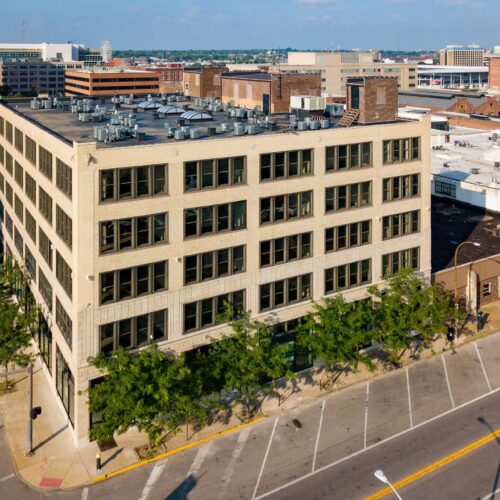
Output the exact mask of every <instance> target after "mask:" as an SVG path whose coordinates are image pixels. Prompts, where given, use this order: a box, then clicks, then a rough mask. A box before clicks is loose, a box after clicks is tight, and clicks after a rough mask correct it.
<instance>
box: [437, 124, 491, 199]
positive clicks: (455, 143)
mask: <svg viewBox="0 0 500 500" xmlns="http://www.w3.org/2000/svg"><path fill="white" fill-rule="evenodd" d="M432 135H433V136H439V135H449V138H450V142H448V143H444V144H441V145H436V146H433V150H432V173H433V174H436V175H439V176H441V177H446V178H448V179H453V180H455V181H460V182H467V183H470V184H475V185H478V186H483V187H488V188H491V189H498V190H500V121H499V123H498V130H497V131H483V130H477V129H468V128H463V127H450V130H449V131H441V130H433V131H432ZM434 142H438V141H433V143H434Z"/></svg>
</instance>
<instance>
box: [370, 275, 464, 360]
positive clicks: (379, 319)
mask: <svg viewBox="0 0 500 500" xmlns="http://www.w3.org/2000/svg"><path fill="white" fill-rule="evenodd" d="M369 293H370V294H371V295H372V296H373V297H374V299H375V300H374V301H373V312H374V325H375V326H376V329H377V331H378V340H379V341H382V342H383V343H384V347H385V349H386V350H387V351H388V353H389V358H388V359H389V361H390V362H391V363H394V364H396V365H398V364H399V361H400V358H401V356H402V354H403V353H404V351H405V350H406V349H408V348H410V347H411V346H412V344H414V340H415V339H414V337H413V336H412V335H411V332H415V333H418V336H419V337H420V342H419V343H418V345H417V347H418V350H419V351H421V350H422V349H423V348H424V347H427V346H429V345H430V343H431V340H432V339H433V337H434V336H435V335H436V334H442V333H445V332H446V331H447V328H448V325H447V322H448V321H449V320H450V319H451V318H452V317H453V315H454V309H453V306H452V303H451V301H450V297H449V296H448V295H447V294H445V293H444V292H442V291H441V290H439V289H438V288H437V287H436V286H435V285H429V284H427V283H424V282H423V281H422V280H421V279H420V278H419V277H418V276H417V275H416V274H415V273H414V272H413V271H412V270H411V269H403V270H402V271H401V272H399V273H398V274H395V275H394V276H391V277H389V278H388V279H387V283H386V285H385V286H383V287H378V286H373V287H371V288H370V289H369Z"/></svg>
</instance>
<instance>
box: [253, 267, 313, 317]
mask: <svg viewBox="0 0 500 500" xmlns="http://www.w3.org/2000/svg"><path fill="white" fill-rule="evenodd" d="M259 293H260V302H259V309H260V312H263V311H269V310H271V309H277V308H279V307H284V306H287V305H290V304H296V303H298V302H303V301H305V300H310V299H311V298H312V273H309V274H303V275H302V276H294V277H293V278H287V279H284V280H279V281H275V282H273V283H265V284H264V285H260V287H259Z"/></svg>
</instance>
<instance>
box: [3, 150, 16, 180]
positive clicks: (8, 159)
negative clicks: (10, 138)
mask: <svg viewBox="0 0 500 500" xmlns="http://www.w3.org/2000/svg"><path fill="white" fill-rule="evenodd" d="M5 168H6V169H7V172H9V174H10V175H12V173H13V171H14V160H13V159H12V155H10V154H9V153H7V151H5Z"/></svg>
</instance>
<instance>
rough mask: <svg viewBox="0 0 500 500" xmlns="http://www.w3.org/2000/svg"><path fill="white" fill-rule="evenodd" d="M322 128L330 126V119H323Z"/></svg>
mask: <svg viewBox="0 0 500 500" xmlns="http://www.w3.org/2000/svg"><path fill="white" fill-rule="evenodd" d="M320 124H321V128H330V120H321V121H320Z"/></svg>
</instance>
